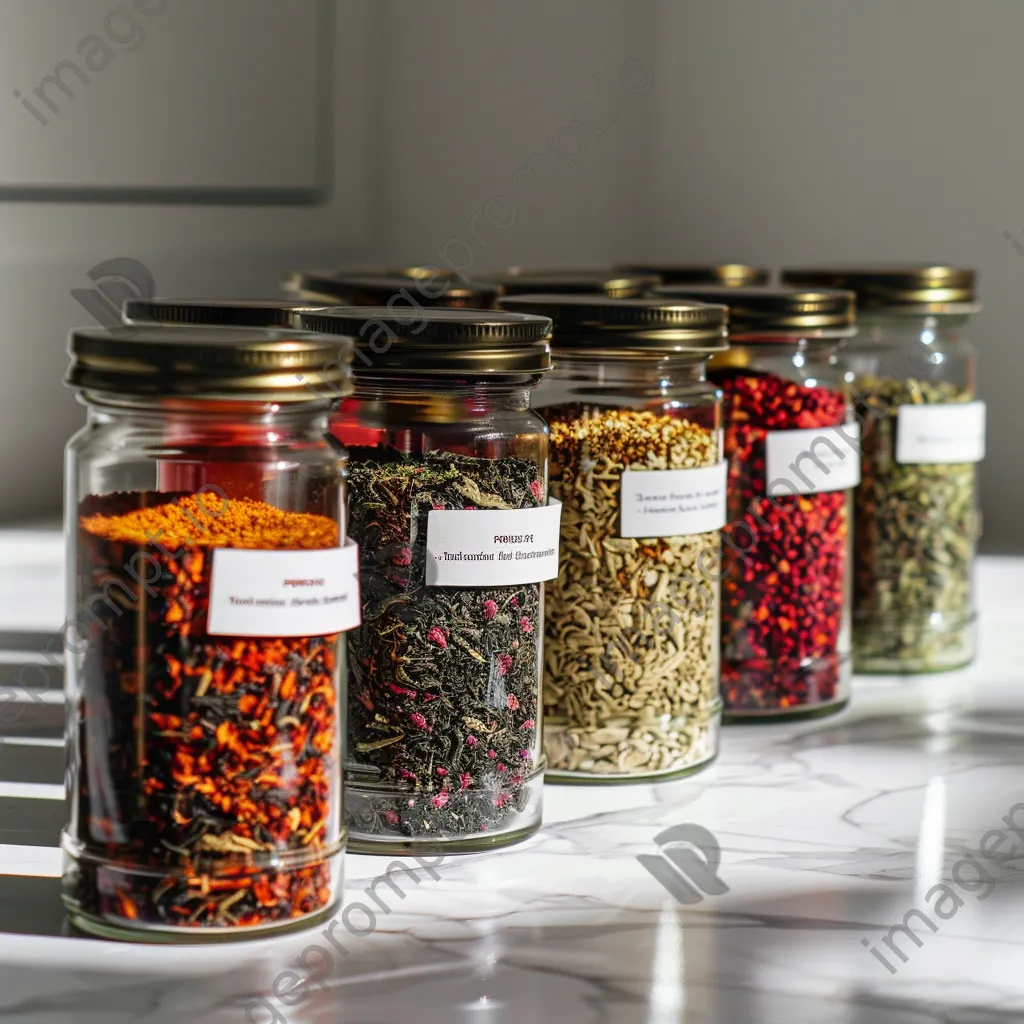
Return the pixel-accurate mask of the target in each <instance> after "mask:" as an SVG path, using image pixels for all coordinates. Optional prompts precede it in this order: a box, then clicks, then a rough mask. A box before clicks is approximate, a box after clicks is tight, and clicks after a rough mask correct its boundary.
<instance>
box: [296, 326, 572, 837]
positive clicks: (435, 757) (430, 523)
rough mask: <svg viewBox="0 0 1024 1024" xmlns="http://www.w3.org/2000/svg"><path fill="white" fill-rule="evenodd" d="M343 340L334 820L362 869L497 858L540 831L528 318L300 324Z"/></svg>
mask: <svg viewBox="0 0 1024 1024" xmlns="http://www.w3.org/2000/svg"><path fill="white" fill-rule="evenodd" d="M299 320H300V321H301V323H302V325H303V326H305V327H307V328H308V329H311V330H317V331H327V332H330V331H339V332H340V333H342V334H353V335H355V336H356V337H357V339H358V340H357V349H358V351H359V355H360V356H363V357H365V359H361V358H357V360H356V366H357V370H356V381H355V393H354V394H353V395H352V396H351V397H350V398H346V399H345V400H343V401H342V403H341V405H340V407H339V409H338V410H337V413H336V415H335V417H334V420H333V423H332V430H333V432H334V434H335V436H336V437H337V438H338V439H339V440H340V441H341V442H342V443H343V444H345V446H346V447H347V448H348V451H349V455H350V475H349V488H350V491H349V493H350V497H351V501H350V514H349V530H350V533H351V535H352V537H353V538H354V539H355V540H356V541H357V542H358V543H359V546H360V573H361V586H362V602H363V624H362V626H361V627H360V628H359V629H358V630H354V631H353V632H351V633H350V634H349V637H348V649H349V677H348V748H347V760H346V765H345V774H346V792H345V821H346V823H347V825H348V828H349V832H350V840H351V846H352V848H353V849H358V850H360V851H363V852H388V853H410V854H416V853H418V852H420V851H421V850H423V849H425V848H433V849H438V848H440V849H444V850H453V851H461V850H475V849H483V848H486V847H492V846H504V845H508V844H510V843H512V842H515V841H517V840H519V839H522V838H524V837H526V836H528V835H530V834H531V833H532V832H534V831H535V830H536V829H537V828H538V827H539V826H540V821H541V793H542V782H543V771H544V757H543V752H542V750H541V740H540V679H541V677H540V672H541V664H542V661H541V659H542V638H543V621H544V606H543V587H542V583H543V581H544V580H547V579H550V578H551V577H553V576H554V575H555V574H556V573H557V571H558V512H559V509H558V506H557V504H556V505H552V506H549V505H548V501H547V487H548V430H547V426H546V425H545V423H544V421H543V420H542V419H541V418H540V416H538V415H537V414H536V413H535V412H533V411H532V410H531V408H530V398H531V392H532V390H533V389H534V388H535V387H536V385H537V383H538V382H539V380H540V378H541V375H542V374H543V373H544V372H546V371H547V370H548V369H550V366H551V354H550V348H549V345H548V338H549V336H550V328H551V323H550V321H549V320H546V319H544V318H542V317H526V316H517V315H514V314H508V313H488V312H485V311H463V310H430V311H427V312H425V313H424V314H423V316H422V320H421V322H420V323H419V324H410V323H407V322H405V321H404V319H396V318H395V317H394V316H393V314H391V313H390V312H389V311H388V310H387V309H373V308H370V307H367V308H365V309H360V310H349V311H347V312H346V311H338V312H337V313H334V312H333V311H331V310H325V311H324V312H322V313H319V314H303V315H300V316H299Z"/></svg>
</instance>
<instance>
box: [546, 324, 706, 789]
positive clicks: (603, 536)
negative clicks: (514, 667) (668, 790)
mask: <svg viewBox="0 0 1024 1024" xmlns="http://www.w3.org/2000/svg"><path fill="white" fill-rule="evenodd" d="M556 347H557V334H556ZM536 405H537V407H538V408H539V409H540V411H541V412H542V413H543V415H544V416H545V417H546V418H547V420H548V423H549V424H550V426H551V434H552V439H551V491H552V494H553V495H554V496H555V497H556V498H558V499H559V500H561V502H562V503H563V505H562V549H561V566H560V573H559V577H558V579H557V580H554V581H553V582H551V583H549V584H548V585H547V600H548V607H547V630H546V631H547V638H546V651H545V679H544V737H545V748H546V751H547V757H548V775H549V777H553V778H557V779H562V780H563V781H594V782H612V781H634V780H637V779H645V778H658V777H665V778H670V777H677V776H680V775H684V774H688V773H689V772H692V771H694V770H696V769H697V768H699V767H701V766H702V765H705V764H707V763H708V762H709V761H710V760H711V759H712V758H713V757H714V756H715V754H716V753H717V752H718V732H719V724H720V720H721V710H722V702H721V698H720V696H719V690H718V643H719V636H718V629H719V606H720V588H719V586H718V582H717V580H716V579H715V577H714V573H713V572H712V573H710V574H702V573H701V569H700V565H699V560H701V559H705V560H706V561H707V563H708V564H709V565H711V566H714V565H716V564H717V563H718V560H719V558H720V547H721V531H720V529H719V528H718V526H720V525H721V524H716V526H715V527H714V528H711V529H705V530H703V531H702V532H691V533H688V534H672V533H670V534H668V535H665V536H660V535H659V536H652V537H635V536H623V532H624V531H623V530H622V529H621V508H622V503H623V501H624V498H623V495H622V477H623V474H624V473H626V472H628V471H634V472H636V471H661V472H664V471H670V470H691V469H699V468H703V467H714V466H715V465H716V464H718V463H719V462H720V461H721V459H722V457H723V456H722V451H721V396H720V393H719V392H718V391H717V389H716V388H715V387H714V386H713V385H710V384H708V383H707V382H706V381H705V380H704V360H703V359H701V360H699V361H697V362H694V360H693V358H692V357H691V358H690V359H686V358H680V357H678V356H677V357H675V358H671V357H670V358H647V359H642V358H637V357H635V356H634V357H629V356H625V357H620V358H615V357H600V356H592V357H591V358H587V357H586V356H585V355H581V354H567V355H563V354H561V353H557V349H556V367H555V370H554V371H553V372H552V373H551V374H550V375H549V376H548V377H547V378H545V380H544V382H543V384H542V386H541V390H540V392H539V394H538V396H537V402H536ZM652 529H653V527H652ZM659 533H660V531H659Z"/></svg>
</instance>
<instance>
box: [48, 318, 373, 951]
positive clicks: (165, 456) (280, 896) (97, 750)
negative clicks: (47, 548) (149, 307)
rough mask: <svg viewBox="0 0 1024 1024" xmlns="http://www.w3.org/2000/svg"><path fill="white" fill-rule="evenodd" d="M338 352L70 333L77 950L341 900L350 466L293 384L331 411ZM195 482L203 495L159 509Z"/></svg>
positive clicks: (259, 341)
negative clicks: (85, 414) (313, 376)
mask: <svg viewBox="0 0 1024 1024" xmlns="http://www.w3.org/2000/svg"><path fill="white" fill-rule="evenodd" d="M336 350H337V345H336V344H335V345H333V346H332V345H330V343H329V342H328V343H325V340H324V339H322V338H315V337H313V336H310V335H304V334H301V333H299V332H295V331H280V332H278V331H267V330H261V329H245V330H241V329H237V330H236V329H230V328H225V329H212V328H210V329H198V328H162V329H161V328H148V329H145V330H140V331H138V332H136V333H134V334H132V335H128V334H124V333H121V332H118V333H116V334H107V333H106V332H103V331H98V330H92V331H76V332H74V333H73V334H72V339H71V354H72V365H71V369H70V371H69V374H68V383H69V384H71V385H72V386H73V387H75V388H76V389H78V391H79V393H80V395H81V396H82V397H83V399H84V401H85V402H86V404H87V406H88V410H89V423H88V425H87V426H86V427H85V428H84V429H83V431H82V432H81V433H80V434H79V435H77V436H76V437H75V438H74V439H72V441H71V442H70V444H69V446H68V454H67V458H68V480H69V489H68V508H67V515H68V519H69V527H70V529H71V533H72V537H73V543H72V557H71V560H70V571H71V573H72V585H71V587H70V592H71V595H72V603H71V607H70V608H69V616H68V618H69V621H70V622H73V623H74V627H73V636H69V640H68V648H69V653H68V665H67V676H68V681H67V697H68V708H69V710H68V742H69V773H68V780H69V781H68V795H69V800H70V821H69V824H68V827H67V829H66V830H65V833H64V835H63V837H62V845H63V848H64V852H65V869H64V882H63V885H64V901H65V904H66V906H67V908H68V911H69V914H70V916H71V920H72V922H73V923H74V924H75V925H76V926H78V927H80V928H82V929H84V930H87V931H90V932H93V933H95V934H98V935H102V936H106V937H121V938H131V939H141V940H144V941H204V940H209V939H211V938H226V937H245V936H248V935H250V934H254V933H261V932H264V931H268V930H272V929H277V928H281V927H288V926H293V925H296V924H300V923H305V922H308V921H310V920H315V919H317V918H318V917H321V916H324V915H328V914H330V913H331V912H332V911H333V909H334V908H335V907H336V906H337V904H338V901H339V899H340V896H341V862H342V855H343V850H344V840H345V833H344V830H343V827H342V824H341V785H340V780H341V776H340V764H339V752H340V740H341V734H340V726H341V722H340V718H341V706H340V696H339V695H340V683H341V679H340V672H341V671H342V668H343V663H344V651H343V647H342V645H341V644H340V638H339V634H340V633H341V632H343V631H344V630H346V629H348V628H350V627H351V626H352V625H354V624H355V623H357V622H358V613H359V601H358V590H357V581H356V576H355V573H356V564H357V560H356V555H355V550H354V547H353V546H351V545H346V544H345V537H344V533H343V523H344V495H343V491H342V482H343V469H344V458H343V456H342V455H340V454H339V453H338V452H337V450H336V449H335V448H333V447H332V446H331V445H330V444H329V443H328V441H327V438H326V426H327V418H326V411H325V410H324V409H323V407H322V403H320V402H319V401H314V400H313V399H311V397H310V395H309V394H308V392H307V391H306V390H305V389H304V388H303V387H302V386H301V384H299V383H298V382H297V381H296V380H295V379H294V373H293V372H292V371H303V370H304V371H305V372H307V373H308V372H314V371H317V372H325V373H327V374H328V375H329V376H330V378H331V381H332V383H333V384H334V385H335V386H336V387H338V388H339V389H340V390H343V391H344V390H346V389H347V370H346V369H345V368H344V367H343V366H341V365H339V366H338V367H337V368H336V369H335V370H333V371H324V370H323V366H324V363H325V362H326V361H327V360H328V359H329V358H331V357H332V356H333V355H334V353H335V352H336ZM187 441H190V442H191V443H186V442H187ZM190 475H191V476H192V477H193V478H195V479H198V481H199V482H198V486H197V489H196V490H195V491H191V492H188V491H184V492H183V491H171V490H166V489H165V487H166V481H167V480H168V479H184V478H186V477H188V476H190ZM239 481H243V482H244V486H241V485H240V484H239ZM254 481H262V482H263V492H262V496H261V497H260V498H258V499H256V498H253V497H251V496H250V494H251V490H252V487H253V485H254ZM239 489H240V490H242V491H244V493H241V494H239V493H237V492H238V490H239Z"/></svg>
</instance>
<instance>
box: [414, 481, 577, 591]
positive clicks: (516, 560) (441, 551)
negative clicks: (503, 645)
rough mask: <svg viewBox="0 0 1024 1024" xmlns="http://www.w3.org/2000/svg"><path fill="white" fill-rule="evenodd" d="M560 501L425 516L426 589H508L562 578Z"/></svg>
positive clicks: (437, 511) (438, 512)
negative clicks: (522, 506) (524, 506)
mask: <svg viewBox="0 0 1024 1024" xmlns="http://www.w3.org/2000/svg"><path fill="white" fill-rule="evenodd" d="M561 518H562V503H561V502H560V501H556V500H555V499H554V498H552V499H550V501H549V502H548V504H547V505H542V506H540V507H539V508H517V509H434V510H432V511H431V512H429V513H428V514H427V586H428V587H508V586H516V585H518V584H521V583H543V582H544V580H553V579H554V578H555V577H556V576H557V575H558V529H559V524H560V521H561Z"/></svg>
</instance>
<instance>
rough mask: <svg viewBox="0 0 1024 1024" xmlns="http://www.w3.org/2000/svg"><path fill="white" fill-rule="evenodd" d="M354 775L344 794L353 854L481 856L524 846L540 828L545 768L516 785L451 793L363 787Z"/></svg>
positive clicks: (368, 785)
mask: <svg viewBox="0 0 1024 1024" xmlns="http://www.w3.org/2000/svg"><path fill="white" fill-rule="evenodd" d="M353 774H354V772H352V773H351V774H348V775H346V779H345V789H344V793H345V797H344V799H345V810H344V817H345V823H346V827H347V831H348V849H349V852H351V853H378V854H395V855H398V856H415V855H416V854H417V853H423V852H428V853H429V852H430V851H432V850H443V851H445V852H446V853H476V852H479V851H481V850H490V849H495V848H497V847H502V846H511V845H512V844H513V843H518V842H522V840H524V839H526V838H528V837H529V836H531V835H533V834H534V833H535V832H536V831H537V830H538V829H539V828H540V825H541V808H542V801H543V786H544V769H543V768H541V769H539V770H537V771H535V772H534V773H533V774H531V775H529V776H528V777H526V778H524V779H522V780H520V781H517V782H516V783H515V784H514V785H512V784H511V783H507V784H505V785H503V786H501V787H497V788H490V789H483V788H481V789H465V790H450V791H449V790H437V791H435V790H412V789H396V788H388V787H385V786H381V785H377V784H366V783H362V784H361V783H360V782H357V781H355V780H354V779H353ZM442 796H443V797H444V799H443V801H442V800H441V797H442Z"/></svg>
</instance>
